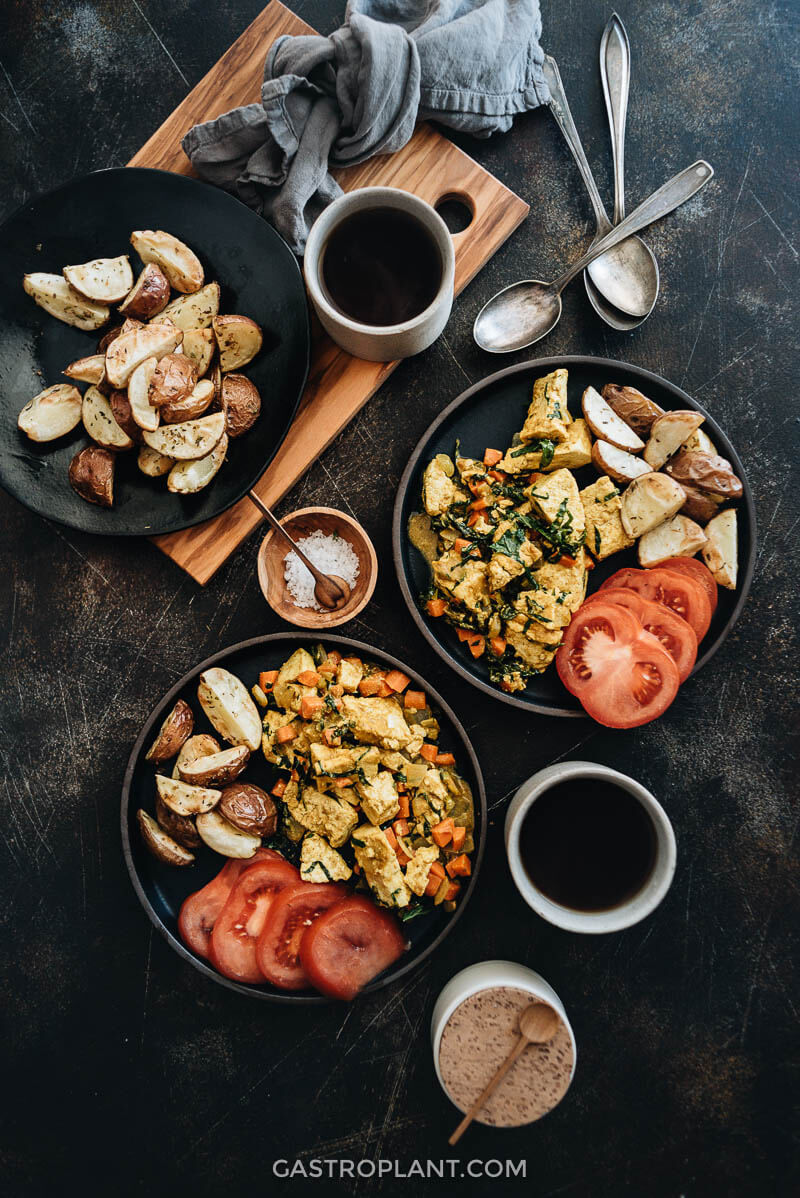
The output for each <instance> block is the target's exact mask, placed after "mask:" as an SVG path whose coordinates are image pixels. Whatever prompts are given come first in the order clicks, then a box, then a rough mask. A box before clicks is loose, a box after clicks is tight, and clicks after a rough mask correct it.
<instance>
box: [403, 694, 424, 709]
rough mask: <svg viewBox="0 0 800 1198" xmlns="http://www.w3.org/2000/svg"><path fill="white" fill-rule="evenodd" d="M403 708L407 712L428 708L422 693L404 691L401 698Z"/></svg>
mask: <svg viewBox="0 0 800 1198" xmlns="http://www.w3.org/2000/svg"><path fill="white" fill-rule="evenodd" d="M403 706H404V707H407V708H408V709H409V711H422V710H423V709H424V708H425V707H427V706H428V700H427V699H426V698H425V692H424V691H406V693H405V695H404V696H403Z"/></svg>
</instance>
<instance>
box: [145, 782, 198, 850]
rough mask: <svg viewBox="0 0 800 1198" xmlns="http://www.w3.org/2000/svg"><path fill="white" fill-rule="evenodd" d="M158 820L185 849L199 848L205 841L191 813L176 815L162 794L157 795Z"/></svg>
mask: <svg viewBox="0 0 800 1198" xmlns="http://www.w3.org/2000/svg"><path fill="white" fill-rule="evenodd" d="M156 820H157V821H158V825H159V827H160V828H163V829H164V831H165V832H166V834H167V836H171V837H172V839H173V840H177V842H178V844H179V845H182V846H183V848H185V849H199V848H200V845H201V844H202V843H203V842H202V840H201V839H200V836H199V834H198V831H197V828H196V827H195V826H194V819H193V818H192V816H191V815H176V814H175V812H174V811H170V809H169V807H168V806H167V804H166V803H165V802H164V800H163V799H162V798H161V796H160V795H158V794H157V795H156Z"/></svg>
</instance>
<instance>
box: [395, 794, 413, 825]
mask: <svg viewBox="0 0 800 1198" xmlns="http://www.w3.org/2000/svg"><path fill="white" fill-rule="evenodd" d="M397 801H398V803H399V804H400V815H401V816H402V818H403V819H408V817H409V815H410V814H411V803H410V802H409V799H408V795H398V796H397Z"/></svg>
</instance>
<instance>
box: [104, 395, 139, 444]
mask: <svg viewBox="0 0 800 1198" xmlns="http://www.w3.org/2000/svg"><path fill="white" fill-rule="evenodd" d="M108 402H109V404H110V405H111V414H112V415H113V417H114V419H115V420H116V422H117V424H118V425H119V427H120V428H121V429H122V431H123V433H126V434H127V436H129V437H130V439H131V441H133V442H134V444H138V443H139V442H141V440H142V430H141V428H140V426H139V425H138V424H137V422H136V421H135V420H134V418H133V410H132V408H131V401H130V399H129V398H128V393H127V391H112V392H111V393H110V395H109V396H108Z"/></svg>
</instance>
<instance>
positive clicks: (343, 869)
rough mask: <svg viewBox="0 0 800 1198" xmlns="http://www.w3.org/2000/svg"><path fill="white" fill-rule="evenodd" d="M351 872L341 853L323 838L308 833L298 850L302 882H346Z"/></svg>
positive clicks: (314, 833) (313, 833)
mask: <svg viewBox="0 0 800 1198" xmlns="http://www.w3.org/2000/svg"><path fill="white" fill-rule="evenodd" d="M352 874H353V871H352V869H351V868H350V866H349V865H348V864H347V862H346V861H345V859H344V857H343V856H342V854H341V853H337V852H336V849H332V848H331V846H330V845H329V844H328V842H327V840H326V839H325V837H324V836H318V835H317V833H316V832H309V833H308V835H307V836H305V837H304V838H303V844H302V846H301V849H300V877H301V878H302V879H303V881H304V882H346V881H347V879H348V878H350V877H352Z"/></svg>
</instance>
